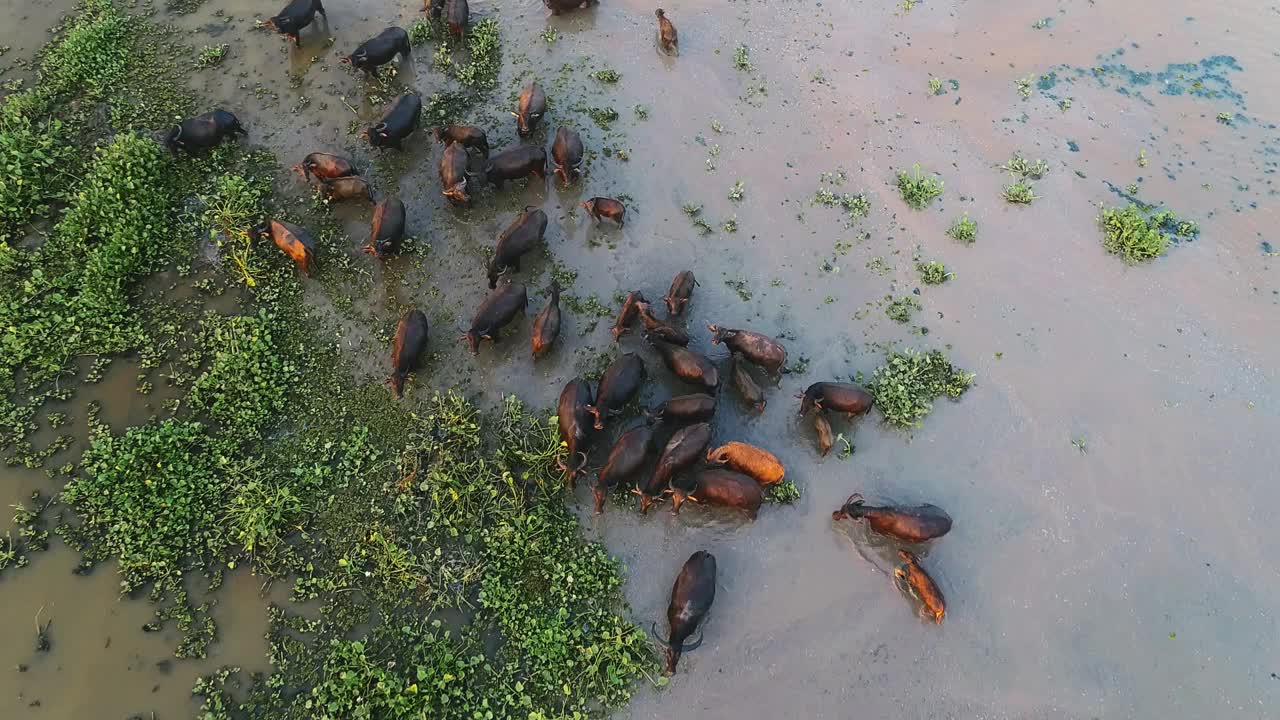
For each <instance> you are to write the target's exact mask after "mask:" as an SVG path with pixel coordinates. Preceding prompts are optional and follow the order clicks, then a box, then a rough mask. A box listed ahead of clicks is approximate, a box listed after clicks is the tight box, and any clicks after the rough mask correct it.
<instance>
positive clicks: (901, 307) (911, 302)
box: [884, 295, 920, 323]
mask: <svg viewBox="0 0 1280 720" xmlns="http://www.w3.org/2000/svg"><path fill="white" fill-rule="evenodd" d="M919 310H920V301H919V300H916V299H915V298H914V297H911V296H910V295H903V296H902V297H900V298H896V299H892V300H890V301H889V303H888V304H887V305H885V308H884V314H885V315H886V316H888V318H889V319H890V320H892V321H894V322H898V323H908V322H911V317H912V316H913V315H915V314H916V312H918V311H919Z"/></svg>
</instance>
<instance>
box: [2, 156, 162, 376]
mask: <svg viewBox="0 0 1280 720" xmlns="http://www.w3.org/2000/svg"><path fill="white" fill-rule="evenodd" d="M171 180H172V178H171V176H170V166H169V164H168V161H167V160H166V159H165V158H164V157H163V156H162V154H161V150H160V147H159V146H158V145H157V144H156V143H155V142H154V141H152V140H150V139H147V138H142V137H139V136H137V135H131V134H122V135H118V136H116V138H115V139H114V140H112V141H111V143H110V144H108V145H105V146H103V147H102V148H100V149H99V150H98V152H97V153H96V156H95V158H94V160H93V161H92V163H91V165H90V167H89V169H88V172H87V173H86V174H85V176H84V178H83V179H82V180H81V182H80V184H79V186H78V188H77V190H76V193H75V196H74V198H71V199H70V204H69V205H68V207H67V209H66V211H65V212H64V213H63V215H62V218H61V220H60V221H59V223H58V225H57V226H56V227H55V228H54V232H53V234H52V235H51V236H50V237H49V239H48V240H47V241H46V242H45V243H44V245H43V246H41V247H40V248H39V249H38V250H35V251H31V252H23V253H13V254H11V255H9V263H10V269H11V271H13V272H16V273H19V274H25V275H26V278H25V280H24V281H23V282H20V283H19V282H13V283H12V284H10V282H8V281H6V289H7V290H8V291H9V292H8V293H7V297H6V298H5V299H3V300H0V327H4V328H7V329H8V332H7V333H6V334H5V335H4V336H3V345H4V348H5V352H4V353H3V354H2V356H0V365H3V366H5V367H8V368H11V369H13V370H16V369H17V368H22V369H23V371H24V373H25V376H26V380H27V386H28V387H29V388H34V387H36V386H38V385H39V384H41V383H43V382H46V381H49V380H52V379H53V378H55V377H57V376H58V375H60V374H62V373H63V372H64V371H65V370H66V369H67V367H68V365H69V363H70V362H71V360H72V358H74V357H77V356H79V355H82V354H110V353H118V352H122V351H124V350H126V349H129V348H133V347H137V346H138V345H139V344H140V343H141V342H142V338H143V335H144V334H143V331H142V327H141V322H140V320H139V318H138V316H137V311H136V306H135V304H134V303H133V302H132V298H131V291H132V289H133V285H134V283H135V282H137V281H138V280H139V279H141V278H142V277H144V276H145V275H147V274H149V273H150V272H152V271H154V270H155V269H157V268H158V267H159V265H160V263H161V262H162V261H163V260H164V259H166V258H167V257H168V256H169V255H170V253H172V252H173V251H174V250H175V249H176V248H177V247H179V241H178V240H177V237H176V236H177V234H176V233H173V232H171V231H170V229H169V226H170V222H171V219H172V217H173V216H174V203H175V201H176V198H174V197H173V193H172V188H171V186H170V184H169V183H170V182H171ZM68 327H75V328H78V332H75V333H71V334H68V333H65V332H63V331H64V330H65V328H68ZM3 375H4V373H3V372H0V377H2V376H3ZM0 389H3V383H0ZM8 390H10V391H12V388H8Z"/></svg>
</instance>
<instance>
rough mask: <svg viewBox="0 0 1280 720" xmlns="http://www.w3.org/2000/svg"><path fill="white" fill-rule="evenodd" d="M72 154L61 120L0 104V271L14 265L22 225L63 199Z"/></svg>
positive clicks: (42, 214) (47, 212)
mask: <svg viewBox="0 0 1280 720" xmlns="http://www.w3.org/2000/svg"><path fill="white" fill-rule="evenodd" d="M75 155H76V153H75V149H74V148H73V147H72V146H71V145H70V144H68V143H67V142H66V138H65V127H64V125H63V123H62V121H61V120H58V119H56V118H53V119H39V120H37V119H33V118H31V117H28V116H27V115H26V114H24V113H22V112H19V111H18V110H16V109H15V106H11V105H9V104H6V105H5V106H4V107H3V108H0V170H2V172H0V273H4V272H6V271H11V270H12V269H13V263H14V262H15V258H14V252H15V251H14V250H13V248H12V247H11V244H13V243H16V242H17V241H18V240H20V239H21V233H20V231H21V230H22V228H24V227H25V226H26V225H27V223H29V222H31V221H32V220H33V219H35V218H37V217H48V215H49V212H50V209H51V208H52V207H53V205H54V203H57V202H61V201H64V200H66V197H67V190H68V188H69V187H70V186H71V184H72V178H71V177H70V173H69V169H70V166H71V165H72V163H73V161H74V159H75Z"/></svg>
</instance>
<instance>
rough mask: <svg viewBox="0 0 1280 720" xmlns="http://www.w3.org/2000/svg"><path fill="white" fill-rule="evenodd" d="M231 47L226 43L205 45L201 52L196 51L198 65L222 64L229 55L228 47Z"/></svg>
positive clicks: (215, 65) (211, 65) (203, 66)
mask: <svg viewBox="0 0 1280 720" xmlns="http://www.w3.org/2000/svg"><path fill="white" fill-rule="evenodd" d="M229 47H231V46H230V45H228V44H226V43H222V44H220V45H205V46H204V47H202V48H200V52H198V53H196V67H198V68H211V67H217V66H219V65H221V64H222V61H223V60H225V59H226V57H227V49H228V48H229Z"/></svg>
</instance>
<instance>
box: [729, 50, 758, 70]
mask: <svg viewBox="0 0 1280 720" xmlns="http://www.w3.org/2000/svg"><path fill="white" fill-rule="evenodd" d="M733 67H734V68H736V69H738V70H741V71H743V72H751V71H752V70H754V69H755V68H754V67H752V65H751V51H750V50H748V49H747V46H746V45H739V46H738V47H736V48H734V49H733Z"/></svg>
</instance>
